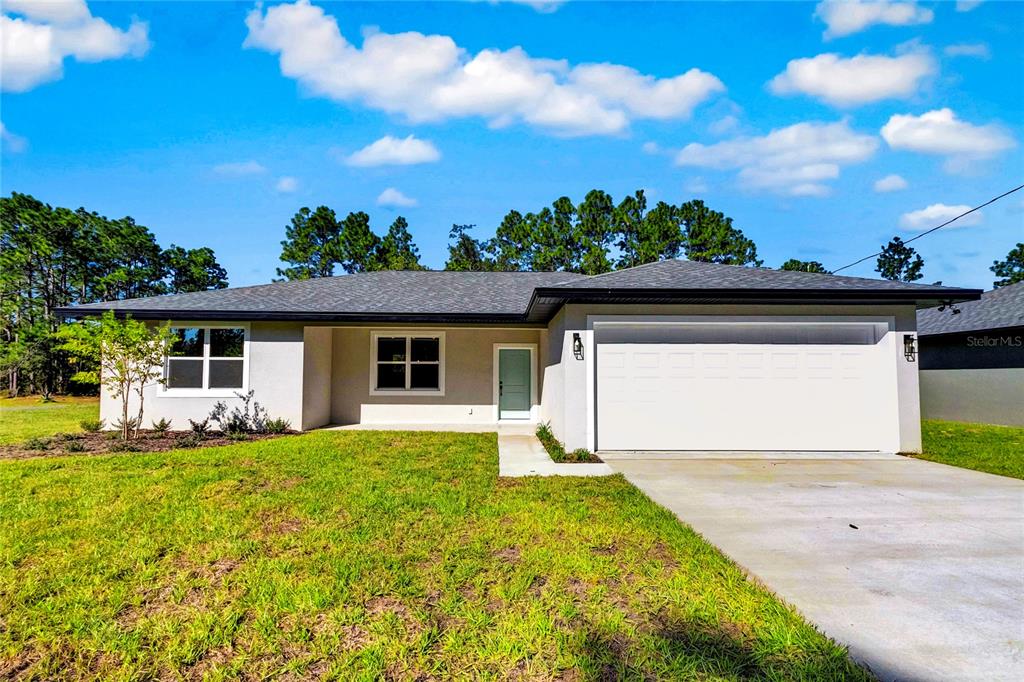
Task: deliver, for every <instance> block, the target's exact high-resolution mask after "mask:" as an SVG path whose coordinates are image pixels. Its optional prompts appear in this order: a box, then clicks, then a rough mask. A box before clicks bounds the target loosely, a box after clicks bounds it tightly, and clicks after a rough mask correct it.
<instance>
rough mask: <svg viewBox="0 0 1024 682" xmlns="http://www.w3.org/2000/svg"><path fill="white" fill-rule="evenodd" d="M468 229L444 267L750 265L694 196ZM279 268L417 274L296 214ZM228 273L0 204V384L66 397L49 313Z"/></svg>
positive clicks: (604, 199)
mask: <svg viewBox="0 0 1024 682" xmlns="http://www.w3.org/2000/svg"><path fill="white" fill-rule="evenodd" d="M474 229H475V226H474V225H462V224H455V225H453V226H452V229H451V231H450V233H449V244H448V257H447V260H446V262H445V266H444V267H445V269H446V270H461V271H517V270H532V271H554V270H562V271H568V272H578V273H583V274H587V275H596V274H601V273H604V272H610V271H612V270H616V269H620V268H628V267H633V266H636V265H643V264H645V263H652V262H655V261H659V260H664V259H669V258H686V259H689V260H693V261H699V262H705V263H723V264H728V265H741V266H761V265H762V264H763V261H762V260H761V258H759V257H758V253H757V246H756V244H755V243H754V242H753V240H751V239H750V238H748V237H747V236H746V235H745V234H744V233H743V231H742V230H740V229H739V228H738V227H736V226H735V225H734V224H733V220H732V218H730V217H728V216H726V215H725V214H724V213H722V212H720V211H716V210H714V209H712V208H710V207H709V206H707V205H706V204H705V203H704V202H703V201H701V200H697V199H695V200H692V201H686V202H683V203H681V204H678V205H676V204H670V203H667V202H664V201H659V202H657V203H656V204H654V205H653V206H649V205H648V200H647V197H646V195H645V193H644V191H643V190H637V191H636V192H634V193H633V194H630V195H627V196H626V197H624V198H623V199H621V200H620V201H617V202H616V201H615V200H614V199H613V198H612V197H611V195H609V194H608V193H607V192H604V191H602V190H597V189H595V190H591V191H590V192H588V193H587V194H586V195H585V196H584V197H583V199H582V201H580V202H579V203H574V202H573V201H572V200H571V199H569V198H568V197H564V196H563V197H560V198H558V199H556V200H555V201H554V202H552V204H551V205H550V206H544V207H542V208H540V209H538V210H536V211H531V212H527V213H525V214H523V213H520V212H519V211H516V210H512V211H509V212H508V213H507V214H506V215H505V217H504V218H503V219H502V220H501V222H500V224H499V225H498V226H497V228H496V229H495V231H494V236H493V237H490V238H488V239H477V238H476V237H474V236H473V234H472V233H473V230H474ZM281 261H282V263H283V264H284V265H285V267H283V268H279V269H278V270H277V276H278V277H279V278H281V279H284V280H297V279H309V278H313V277H330V276H333V275H334V274H336V273H337V272H338V271H339V270H340V271H342V272H345V273H359V272H370V271H375V270H423V269H426V268H425V267H424V266H423V265H422V264H421V263H420V255H419V249H418V248H417V247H416V244H415V243H414V241H413V238H412V235H411V233H410V232H409V225H408V222H407V221H406V219H405V218H403V217H401V216H399V217H397V218H396V219H395V220H394V221H393V222H392V223H391V225H390V226H389V227H388V229H387V231H386V232H385V233H384V234H383V235H378V234H376V233H375V232H374V231H373V229H371V226H370V218H369V216H368V215H367V214H366V213H364V212H362V211H354V212H350V213H348V214H347V215H346V216H345V217H344V218H339V215H338V214H337V213H335V211H334V210H333V209H331V208H329V207H327V206H319V207H317V208H316V209H314V210H311V209H309V208H302V209H300V210H299V211H298V212H297V213H296V214H295V216H294V217H293V218H292V220H291V222H290V224H289V225H287V226H286V227H285V239H284V240H283V241H282V242H281ZM923 268H924V260H923V259H922V258H921V256H920V254H918V253H917V252H916V251H915V249H914V248H913V247H912V246H909V245H907V244H906V243H904V242H903V241H902V240H901V239H900V238H899V237H894V238H893V239H892V240H891V241H890V242H889V243H888V244H886V245H885V246H883V247H882V249H881V253H880V254H879V256H878V258H877V261H876V268H875V269H876V271H877V272H878V273H879V275H880V276H881V277H883V278H885V279H890V280H899V281H906V282H913V281H917V280H920V279H922V277H923V273H922V271H923ZM779 269H781V270H794V271H801V272H819V273H827V272H828V270H827V269H826V268H825V266H824V265H823V264H822V263H820V262H818V261H813V260H800V259H796V258H791V259H789V260H787V261H785V262H784V263H782V264H781V265H780V266H779ZM991 270H992V272H993V273H995V275H996V277H997V279H996V281H995V282H994V286H996V287H999V286H1006V285H1009V284H1014V283H1017V282H1021V281H1024V244H1017V245H1016V247H1015V248H1014V249H1012V250H1011V251H1010V253H1009V254H1008V255H1007V257H1006V259H1005V260H1003V261H995V262H994V263H993V265H992V267H991ZM227 284H228V282H227V273H226V271H225V270H224V268H223V267H221V265H220V264H219V263H218V262H217V259H216V256H215V254H214V252H213V250H212V249H210V248H209V247H201V248H195V249H185V248H183V247H180V246H176V245H174V244H171V245H170V246H169V247H167V248H161V247H160V245H159V244H158V243H157V241H156V238H155V236H154V235H153V233H152V232H150V230H149V229H148V228H147V227H145V226H143V225H139V224H138V223H136V222H135V220H133V219H132V218H131V217H124V218H118V219H110V218H107V217H105V216H101V215H99V214H97V213H95V212H92V211H88V210H86V209H84V208H79V209H77V210H71V209H68V208H62V207H56V208H54V207H51V206H50V205H48V204H44V203H43V202H41V201H39V200H38V199H35V198H34V197H32V196H30V195H27V194H19V193H17V192H14V193H12V194H11V196H10V197H3V198H0V386H4V387H5V388H6V389H7V391H8V392H9V393H11V394H12V395H13V394H17V393H27V392H36V393H42V394H44V395H48V394H49V393H51V392H65V391H67V390H68V388H69V380H70V377H71V376H72V375H73V374H74V373H76V372H79V371H81V370H82V369H83V368H81V367H73V366H71V364H70V363H69V362H68V357H67V356H66V354H65V353H64V352H63V351H62V350H61V349H60V348H59V345H60V344H59V341H58V339H57V336H56V333H57V330H58V328H59V326H60V320H58V319H57V317H56V315H55V314H54V312H53V311H54V309H56V308H58V307H62V306H68V305H74V304H79V303H90V302H94V301H103V300H114V299H125V298H138V297H142V296H155V295H159V294H168V293H183V292H191V291H203V290H206V289H220V288H224V287H226V286H227Z"/></svg>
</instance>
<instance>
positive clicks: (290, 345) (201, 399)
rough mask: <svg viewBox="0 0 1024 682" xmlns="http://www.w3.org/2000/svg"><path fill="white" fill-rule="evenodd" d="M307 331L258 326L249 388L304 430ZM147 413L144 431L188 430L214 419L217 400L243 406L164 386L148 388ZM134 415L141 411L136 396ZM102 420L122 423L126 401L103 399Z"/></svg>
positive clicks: (252, 336) (252, 331) (253, 329)
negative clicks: (165, 422) (156, 425)
mask: <svg viewBox="0 0 1024 682" xmlns="http://www.w3.org/2000/svg"><path fill="white" fill-rule="evenodd" d="M173 324H174V326H203V325H202V323H198V322H197V323H190V322H184V321H183V322H177V321H176V322H174V323H173ZM302 365H303V328H302V325H301V324H293V323H275V322H254V323H252V324H251V325H250V327H249V362H248V372H249V388H251V389H253V390H254V391H255V392H256V393H255V396H254V397H255V400H256V401H258V402H259V403H260V404H261V405H263V406H264V407H265V408H267V411H268V412H269V413H270V416H271V417H274V418H283V419H287V420H288V421H290V422H291V424H292V427H293V428H300V427H301V425H302V405H303V400H302V378H303V369H302ZM143 396H144V402H143V406H144V408H145V411H144V413H143V418H142V426H143V428H149V426H150V424H151V422H153V421H155V420H159V419H169V420H171V421H172V425H171V428H172V429H174V430H179V431H181V430H187V429H188V428H189V424H188V420H189V419H192V420H195V421H200V420H202V419H205V418H206V417H207V415H209V413H210V410H212V409H213V406H214V404H215V403H217V401H219V400H223V401H224V402H226V403H227V404H228V406H229V407H231V406H233V405H235V404H238V402H239V400H238V398H236V397H233V396H227V397H222V396H191V395H190V396H187V397H186V396H182V395H175V394H174V393H173V392H171V391H165V390H164V389H163V387H161V386H160V385H159V384H152V385H150V386H147V387H146V388H145V390H144V391H143ZM130 405H131V414H132V415H135V413H136V410H137V409H138V399H137V398H136V397H135V396H134V395H133V396H132V401H131V403H130ZM100 418H101V419H103V420H104V421H105V422H106V424H107V428H110V427H111V426H112V425H113V424H114V422H116V421H117V420H118V419H120V418H121V401H120V400H119V399H117V398H115V397H113V396H112V395H110V394H109V393H108V392H107V391H103V392H102V393H101V395H100Z"/></svg>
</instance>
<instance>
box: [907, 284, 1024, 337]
mask: <svg viewBox="0 0 1024 682" xmlns="http://www.w3.org/2000/svg"><path fill="white" fill-rule="evenodd" d="M956 309H958V310H959V311H960V312H959V313H956V314H955V315H954V314H953V312H952V310H950V309H949V308H946V309H945V310H942V311H940V310H938V309H937V308H930V309H928V310H921V311H918V313H917V331H918V333H919V334H920V335H921V336H933V335H937V334H957V333H960V332H971V331H983V330H986V329H1006V328H1008V327H1024V282H1019V283H1017V284H1011V285H1010V286H1005V287H1000V288H999V289H994V290H992V291H986V292H985V293H983V294H982V295H981V299H979V300H977V301H968V302H966V303H958V304H957V305H956Z"/></svg>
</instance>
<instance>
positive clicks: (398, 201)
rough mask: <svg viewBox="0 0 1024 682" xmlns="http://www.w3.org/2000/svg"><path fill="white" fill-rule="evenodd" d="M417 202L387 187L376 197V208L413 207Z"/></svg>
mask: <svg viewBox="0 0 1024 682" xmlns="http://www.w3.org/2000/svg"><path fill="white" fill-rule="evenodd" d="M418 203H419V202H418V201H416V200H415V199H413V198H412V197H407V196H405V195H404V194H402V193H401V192H399V191H398V190H397V189H395V188H394V187H388V188H387V189H386V190H384V191H383V192H381V193H380V196H378V197H377V205H378V206H390V207H408V206H415V205H416V204H418Z"/></svg>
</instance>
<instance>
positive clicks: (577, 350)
mask: <svg viewBox="0 0 1024 682" xmlns="http://www.w3.org/2000/svg"><path fill="white" fill-rule="evenodd" d="M572 354H573V355H574V356H575V357H576V359H577V360H582V359H583V339H581V338H580V335H579V334H578V333H577V332H573V334H572Z"/></svg>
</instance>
